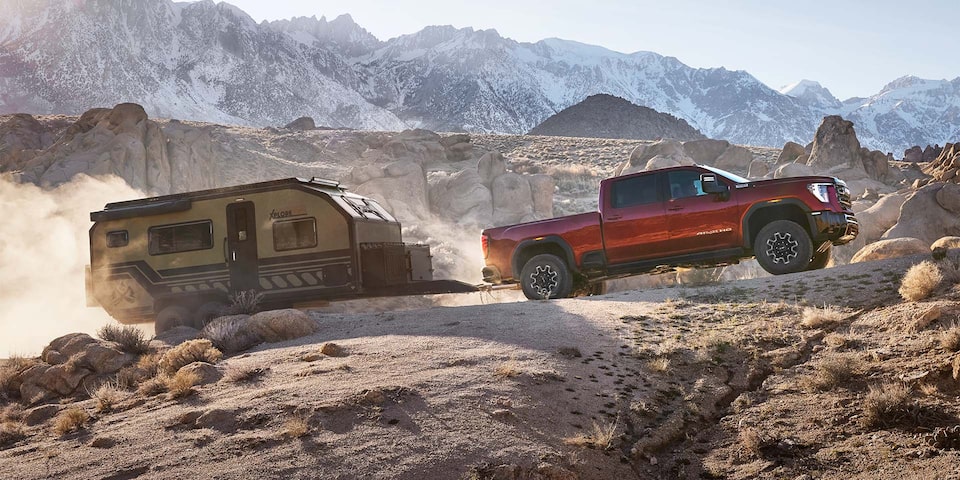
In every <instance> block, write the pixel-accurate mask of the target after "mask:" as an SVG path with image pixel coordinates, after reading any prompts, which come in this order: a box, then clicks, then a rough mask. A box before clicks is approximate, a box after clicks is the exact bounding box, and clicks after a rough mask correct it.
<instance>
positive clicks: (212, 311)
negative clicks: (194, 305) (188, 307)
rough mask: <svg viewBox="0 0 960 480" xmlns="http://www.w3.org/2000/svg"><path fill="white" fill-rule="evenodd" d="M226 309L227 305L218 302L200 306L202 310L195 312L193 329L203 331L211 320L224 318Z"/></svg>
mask: <svg viewBox="0 0 960 480" xmlns="http://www.w3.org/2000/svg"><path fill="white" fill-rule="evenodd" d="M226 308H227V305H226V304H224V303H223V302H217V301H212V302H207V303H204V304H203V305H200V308H198V309H197V311H196V312H193V327H194V328H196V329H197V330H203V327H205V326H207V324H208V323H210V321H211V320H213V319H214V318H217V317H222V316H223V311H224V309H226Z"/></svg>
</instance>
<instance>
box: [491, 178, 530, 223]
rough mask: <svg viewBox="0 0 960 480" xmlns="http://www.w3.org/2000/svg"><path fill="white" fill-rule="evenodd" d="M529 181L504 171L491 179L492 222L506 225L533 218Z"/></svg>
mask: <svg viewBox="0 0 960 480" xmlns="http://www.w3.org/2000/svg"><path fill="white" fill-rule="evenodd" d="M532 199H533V197H532V193H531V190H530V182H529V181H528V180H527V178H526V177H524V176H522V175H519V174H517V173H512V172H511V173H504V174H503V175H500V176H498V177H497V178H496V179H495V180H494V181H493V222H494V224H496V225H508V224H511V223H520V222H526V221H530V220H535V219H536V217H535V215H534V213H533V202H532Z"/></svg>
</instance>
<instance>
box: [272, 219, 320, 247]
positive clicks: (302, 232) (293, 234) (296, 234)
mask: <svg viewBox="0 0 960 480" xmlns="http://www.w3.org/2000/svg"><path fill="white" fill-rule="evenodd" d="M316 246H317V220H316V219H315V218H312V217H311V218H300V219H297V220H288V221H284V222H275V223H274V224H273V249H274V250H276V251H278V252H280V251H284V250H297V249H300V248H313V247H316Z"/></svg>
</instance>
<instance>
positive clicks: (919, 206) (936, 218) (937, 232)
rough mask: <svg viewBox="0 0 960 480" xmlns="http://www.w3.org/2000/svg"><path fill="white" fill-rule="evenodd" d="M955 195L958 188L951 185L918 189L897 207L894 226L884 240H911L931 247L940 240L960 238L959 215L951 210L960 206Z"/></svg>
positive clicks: (939, 184) (959, 193) (959, 190)
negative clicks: (908, 238) (919, 240)
mask: <svg viewBox="0 0 960 480" xmlns="http://www.w3.org/2000/svg"><path fill="white" fill-rule="evenodd" d="M942 190H945V191H943V192H941V191H942ZM958 196H960V186H957V185H954V184H947V183H931V184H929V185H926V186H924V187H921V188H920V189H919V190H917V191H916V192H914V193H913V195H912V196H910V198H908V199H907V201H905V202H904V203H903V206H901V207H900V218H899V220H897V224H896V225H894V226H893V227H892V228H890V230H887V232H886V233H884V234H883V238H900V237H914V238H919V239H921V240H923V241H924V242H925V243H926V245H930V244H932V243H933V242H935V241H936V240H937V239H939V238H940V237H948V236H960V215H958V214H957V212H956V211H953V210H950V209H956V208H957V206H958V203H960V198H958ZM948 208H949V209H948Z"/></svg>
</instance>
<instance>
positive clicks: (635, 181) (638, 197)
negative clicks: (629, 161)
mask: <svg viewBox="0 0 960 480" xmlns="http://www.w3.org/2000/svg"><path fill="white" fill-rule="evenodd" d="M612 187H613V192H612V195H611V198H610V206H611V207H613V208H627V207H634V206H637V205H647V204H651V203H656V202H657V201H658V200H659V197H658V196H657V175H641V176H639V177H631V178H625V179H623V180H619V181H616V182H614V183H613V185H612Z"/></svg>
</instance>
